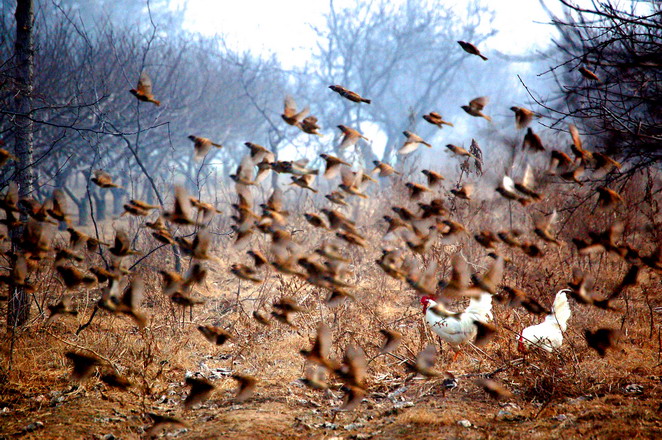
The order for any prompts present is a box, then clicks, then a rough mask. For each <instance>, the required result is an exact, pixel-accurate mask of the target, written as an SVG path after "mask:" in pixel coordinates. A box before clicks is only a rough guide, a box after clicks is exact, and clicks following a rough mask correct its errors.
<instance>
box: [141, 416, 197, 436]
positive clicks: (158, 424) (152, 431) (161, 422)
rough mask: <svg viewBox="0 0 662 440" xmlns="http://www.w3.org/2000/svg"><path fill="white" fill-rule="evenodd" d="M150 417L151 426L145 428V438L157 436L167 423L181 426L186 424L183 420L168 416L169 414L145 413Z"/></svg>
mask: <svg viewBox="0 0 662 440" xmlns="http://www.w3.org/2000/svg"><path fill="white" fill-rule="evenodd" d="M147 415H148V416H149V418H150V419H152V422H153V424H152V426H150V427H149V428H148V429H147V430H145V436H146V437H147V438H154V437H156V436H158V435H159V434H160V433H161V432H162V431H163V430H165V428H166V426H168V425H174V426H181V427H187V426H188V425H187V424H186V423H184V422H183V421H181V420H179V419H178V418H176V417H170V416H162V415H159V414H154V413H147Z"/></svg>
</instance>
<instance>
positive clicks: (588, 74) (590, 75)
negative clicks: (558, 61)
mask: <svg viewBox="0 0 662 440" xmlns="http://www.w3.org/2000/svg"><path fill="white" fill-rule="evenodd" d="M577 70H578V71H579V73H581V74H582V76H583V77H584V78H586V79H590V80H591V81H596V82H600V78H598V75H596V74H595V73H593V72H592V71H590V70H588V69H587V68H586V67H584V66H582V67H580V68H579V69H577Z"/></svg>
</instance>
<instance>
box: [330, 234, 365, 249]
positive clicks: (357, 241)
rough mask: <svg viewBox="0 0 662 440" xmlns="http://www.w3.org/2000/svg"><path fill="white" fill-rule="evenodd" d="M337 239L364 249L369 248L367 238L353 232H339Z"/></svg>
mask: <svg viewBox="0 0 662 440" xmlns="http://www.w3.org/2000/svg"><path fill="white" fill-rule="evenodd" d="M336 237H338V238H340V239H341V240H344V241H346V242H347V243H349V244H351V245H354V246H360V247H362V248H367V247H368V242H367V241H366V240H365V238H363V237H361V236H360V235H359V234H356V233H353V232H342V231H338V232H336Z"/></svg>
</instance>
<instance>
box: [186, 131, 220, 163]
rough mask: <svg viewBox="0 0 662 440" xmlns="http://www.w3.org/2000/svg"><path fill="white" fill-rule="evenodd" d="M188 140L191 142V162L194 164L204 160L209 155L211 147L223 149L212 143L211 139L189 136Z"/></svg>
mask: <svg viewBox="0 0 662 440" xmlns="http://www.w3.org/2000/svg"><path fill="white" fill-rule="evenodd" d="M188 138H189V139H190V140H191V141H192V142H193V151H194V153H193V160H195V161H196V162H199V161H200V160H201V159H202V158H204V157H205V156H206V155H207V153H209V150H211V147H216V148H223V145H221V144H217V143H215V142H212V140H211V139H207V138H204V137H198V136H195V135H190V136H189V137H188Z"/></svg>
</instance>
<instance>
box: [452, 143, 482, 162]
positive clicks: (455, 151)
mask: <svg viewBox="0 0 662 440" xmlns="http://www.w3.org/2000/svg"><path fill="white" fill-rule="evenodd" d="M446 148H448V150H449V151H450V152H451V153H453V154H455V155H457V156H459V157H472V158H474V159H475V160H478V159H476V156H474V155H473V154H471V153H469V152H468V151H467V150H465V149H464V148H462V147H458V146H457V145H453V144H447V145H446Z"/></svg>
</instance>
